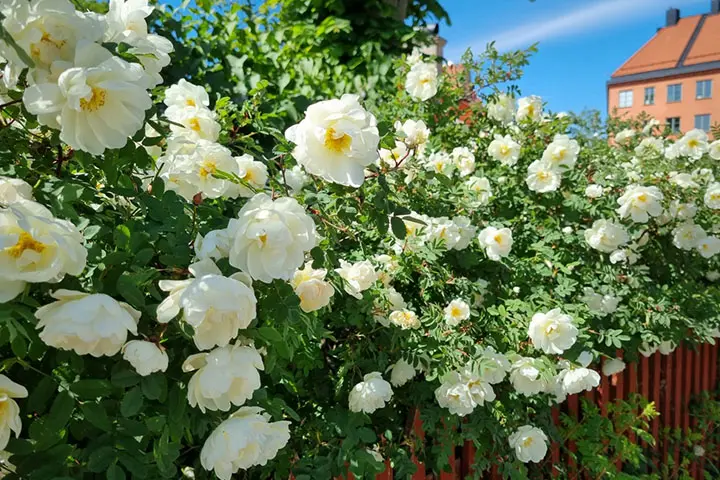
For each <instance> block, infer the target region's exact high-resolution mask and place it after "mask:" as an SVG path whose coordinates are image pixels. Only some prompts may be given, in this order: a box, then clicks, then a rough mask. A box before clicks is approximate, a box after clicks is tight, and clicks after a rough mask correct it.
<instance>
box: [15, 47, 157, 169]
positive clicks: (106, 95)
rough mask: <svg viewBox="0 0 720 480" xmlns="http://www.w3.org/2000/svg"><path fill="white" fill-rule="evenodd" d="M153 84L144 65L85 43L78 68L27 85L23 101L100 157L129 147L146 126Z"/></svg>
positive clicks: (73, 142) (74, 144) (41, 118)
mask: <svg viewBox="0 0 720 480" xmlns="http://www.w3.org/2000/svg"><path fill="white" fill-rule="evenodd" d="M48 82H49V80H48ZM148 83H149V78H148V77H147V76H146V74H145V72H144V70H143V68H142V67H141V66H140V65H138V64H136V63H128V62H126V61H124V60H122V59H121V58H119V57H116V56H114V55H113V54H112V53H110V51H108V50H106V49H105V48H103V47H102V46H100V45H98V44H96V43H91V42H83V43H82V44H79V45H78V47H77V51H76V52H75V61H74V65H73V67H72V68H68V69H67V70H65V71H64V72H63V73H62V74H60V76H59V78H58V79H57V82H52V83H37V84H35V85H32V86H30V87H28V88H27V89H26V90H25V93H24V94H23V104H24V105H25V107H26V108H27V110H28V111H29V112H30V113H32V114H34V115H37V116H38V121H39V122H40V123H42V124H44V125H47V126H49V127H51V128H58V129H59V130H60V139H61V140H62V141H63V142H65V143H67V144H68V145H70V146H71V147H72V148H74V149H75V150H83V151H86V152H89V153H92V154H93V155H101V154H102V153H103V152H104V151H105V150H106V149H108V148H122V147H124V146H125V144H126V143H127V141H128V139H129V138H130V137H132V136H133V135H134V134H135V133H136V132H137V131H138V130H140V129H141V128H142V127H143V126H144V124H145V111H146V110H148V109H149V108H150V107H151V106H152V100H151V99H150V94H149V93H148V92H147V90H146V89H145V88H146V86H147V85H148Z"/></svg>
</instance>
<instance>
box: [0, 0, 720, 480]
mask: <svg viewBox="0 0 720 480" xmlns="http://www.w3.org/2000/svg"><path fill="white" fill-rule="evenodd" d="M109 7H110V8H109V11H108V13H107V14H106V15H100V14H95V13H91V12H85V11H78V10H77V9H76V8H75V7H74V6H73V4H71V3H70V2H66V1H64V0H57V1H55V0H54V1H53V2H46V1H43V0H31V1H29V2H28V1H27V0H0V13H1V14H2V27H3V28H2V30H0V32H1V33H2V35H1V36H0V55H1V56H2V59H0V63H2V64H3V68H4V69H3V76H2V85H3V87H2V88H3V90H1V91H0V109H1V117H0V139H1V140H2V142H1V143H0V174H1V175H3V176H2V178H0V203H2V209H1V210H0V272H2V274H3V276H2V278H1V279H0V301H2V302H3V303H2V304H0V312H2V313H1V316H0V321H1V322H2V325H1V327H2V328H1V329H0V347H1V348H2V352H3V361H2V363H0V371H2V384H1V385H0V413H2V415H0V447H2V448H3V449H5V450H7V452H9V454H10V455H11V456H10V457H9V463H3V464H1V465H0V468H2V469H4V473H6V474H7V478H29V479H33V480H35V479H37V480H41V479H58V478H83V477H89V476H92V474H93V473H97V474H101V473H104V474H105V475H106V476H107V478H109V479H120V478H178V477H179V476H180V475H184V476H186V477H189V478H212V477H213V476H217V477H218V478H222V479H228V478H230V477H231V476H232V475H233V474H234V473H235V472H238V471H241V470H242V471H245V472H246V475H247V477H248V478H271V477H272V478H288V476H289V475H290V474H292V475H294V477H295V478H297V479H308V478H331V477H334V476H338V475H341V474H346V472H347V470H348V469H350V470H351V471H352V472H353V473H355V474H356V475H358V476H367V477H369V476H372V475H373V474H374V473H377V472H380V471H382V470H384V468H385V465H384V460H385V459H388V460H390V461H391V463H392V464H393V467H394V468H395V470H396V472H397V473H398V475H400V476H402V475H403V474H408V473H410V472H412V471H413V469H414V465H413V462H412V461H411V456H412V454H413V453H415V454H417V455H418V456H419V457H420V458H422V459H425V460H427V461H430V462H431V463H435V464H438V465H443V464H444V463H446V462H447V458H448V453H449V452H450V450H451V448H453V447H452V445H453V443H457V444H459V443H460V442H461V440H462V439H470V440H473V441H475V443H476V444H477V445H478V448H479V452H480V454H481V455H480V456H482V457H484V458H502V459H505V462H504V463H503V467H502V472H503V474H505V475H506V476H509V477H512V478H528V477H529V476H530V475H535V476H538V475H543V472H547V471H548V469H549V466H548V465H547V464H546V463H543V460H544V459H545V458H546V453H547V449H548V444H549V442H550V441H551V440H552V439H553V438H555V437H557V436H558V435H560V433H559V432H558V430H557V427H555V426H553V423H552V420H551V417H550V407H551V405H553V404H555V403H558V402H562V401H564V399H565V398H566V396H567V395H571V394H575V393H578V392H581V391H585V390H589V389H592V388H595V387H597V385H598V384H599V379H600V376H599V375H600V373H599V372H600V371H602V372H603V373H604V374H606V375H610V374H614V373H616V372H618V371H620V370H622V368H624V363H623V361H622V360H619V359H616V355H617V350H618V349H622V350H623V351H624V358H625V359H626V360H628V359H629V360H632V359H633V358H635V357H637V355H638V354H643V355H648V354H651V353H652V352H654V351H656V350H660V351H661V352H662V353H668V352H670V351H672V349H673V348H674V346H675V345H677V344H678V343H679V342H680V341H684V342H686V343H699V342H712V341H714V340H713V338H714V337H716V336H718V334H719V332H718V327H719V326H720V317H719V315H718V301H719V300H720V291H719V290H718V287H717V284H716V282H717V280H718V279H719V278H720V273H718V269H720V267H719V266H718V256H717V253H718V252H719V251H720V240H718V238H717V237H716V236H715V235H716V233H717V231H718V230H719V229H720V227H718V224H719V218H718V210H719V209H720V184H719V183H717V182H716V181H715V176H714V174H715V168H716V167H715V165H716V162H717V161H718V160H719V159H720V158H718V157H720V154H718V152H719V151H720V147H719V145H720V143H719V142H718V141H714V142H713V141H711V140H710V139H709V138H708V136H707V135H706V134H705V133H704V132H700V131H692V132H688V133H687V134H685V135H684V136H682V137H679V138H675V137H669V136H668V135H667V133H668V132H663V131H662V129H661V128H660V127H659V126H658V125H655V124H652V123H648V124H645V123H638V122H624V123H620V122H618V121H612V122H611V127H610V130H609V133H610V135H611V136H613V135H614V140H612V141H610V142H608V140H607V137H606V136H605V135H599V136H597V137H594V136H588V135H583V134H582V133H581V130H580V129H579V128H578V126H577V125H575V124H574V121H575V119H574V118H573V117H572V116H568V115H553V114H552V113H550V112H547V111H546V110H545V108H546V107H545V106H544V105H543V102H542V99H540V98H539V97H535V96H531V97H522V98H520V97H519V95H518V92H517V90H516V89H515V88H513V87H508V88H507V89H502V91H501V87H503V85H502V84H500V83H499V82H500V81H505V80H508V79H509V80H513V79H515V78H517V75H518V73H519V70H520V67H522V66H523V65H524V64H525V62H526V53H522V52H519V53H510V54H505V55H499V54H498V53H497V52H495V51H494V50H492V48H490V49H489V50H488V52H486V53H485V54H483V55H481V56H478V57H473V56H472V55H471V54H467V55H466V56H465V57H464V61H463V65H462V67H461V68H455V69H454V70H453V73H452V74H447V73H446V74H438V72H437V66H436V63H435V61H436V60H435V59H433V58H428V57H424V56H423V55H420V54H417V53H414V54H413V55H410V56H406V57H403V58H398V59H396V61H395V64H394V69H393V70H392V71H387V72H386V74H387V75H389V76H391V78H392V79H393V82H392V83H393V84H394V86H393V88H385V89H376V90H375V91H373V92H369V91H365V92H363V87H366V86H367V85H368V84H363V83H362V79H360V80H359V83H358V84H357V85H355V84H349V83H347V84H344V87H342V88H343V90H344V91H343V92H342V93H344V94H345V95H342V96H340V95H339V96H338V98H326V99H323V100H321V101H319V102H317V103H313V104H312V105H309V106H307V108H306V109H304V113H300V115H298V118H297V119H295V120H296V121H293V119H292V118H291V119H290V120H291V121H288V118H287V117H285V116H282V115H279V114H278V112H276V111H274V106H273V103H272V101H271V100H268V99H267V98H265V95H266V93H267V91H269V90H272V88H274V86H277V85H276V84H275V85H274V86H273V83H272V82H282V81H283V80H282V78H272V77H271V78H267V79H264V80H258V81H257V82H255V85H254V86H253V87H252V88H251V89H249V90H248V91H247V97H246V98H244V101H243V102H242V103H241V104H235V103H233V102H232V101H231V100H230V99H229V98H227V97H219V96H218V95H215V94H214V93H213V91H212V90H210V88H209V86H208V88H207V89H206V88H205V87H204V86H203V85H200V84H193V83H192V82H191V81H188V80H181V81H179V82H177V83H175V84H173V85H165V84H163V82H162V78H161V77H162V75H163V70H162V69H163V68H164V67H166V66H168V64H169V63H170V61H171V60H172V55H173V54H172V52H171V45H172V43H171V42H170V41H169V40H166V39H165V38H163V37H162V36H159V35H157V34H154V33H148V32H149V31H150V30H149V29H148V24H147V23H146V18H148V16H149V15H150V14H151V12H152V8H151V7H149V6H148V5H147V3H146V2H143V1H132V2H125V1H122V0H117V1H116V0H112V1H111V2H110V5H109ZM164 18H167V17H164ZM170 18H172V17H170ZM157 28H158V29H161V28H162V25H159V26H157ZM239 68H241V69H242V67H239ZM204 73H207V72H204ZM247 73H251V70H249V69H248V72H247ZM277 73H278V75H280V73H281V72H279V71H278V72H277ZM184 74H185V75H187V76H188V78H189V79H190V80H193V76H194V72H192V71H187V72H184ZM198 77H199V78H202V76H200V75H198ZM335 87H337V88H341V87H340V86H335ZM335 87H333V88H335ZM358 93H367V95H366V96H365V99H363V97H362V96H361V95H358ZM151 99H153V100H154V101H152V100H151ZM468 100H471V101H468ZM302 103H303V102H302V101H300V100H298V103H297V105H298V106H299V105H301V104H302ZM302 110H303V109H301V111H302ZM622 131H630V132H632V134H630V133H624V134H622V135H620V133H619V132H622ZM615 132H618V133H615ZM601 358H605V359H608V360H610V362H608V363H606V364H605V368H604V369H601V368H600V367H599V363H598V360H599V359H601ZM417 408H419V409H420V411H421V412H422V419H423V422H424V425H425V429H426V430H427V432H429V433H428V434H429V436H430V437H435V438H442V439H445V440H444V441H441V442H437V443H434V442H431V443H429V444H428V446H427V447H425V446H423V445H422V444H421V443H420V442H419V441H418V440H417V438H416V437H415V436H414V434H413V432H412V431H410V430H409V429H406V428H405V425H406V420H407V419H408V418H410V417H412V415H413V414H414V412H415V411H416V409H417ZM460 419H462V422H463V423H462V429H457V427H458V426H459V425H460ZM11 432H12V433H14V434H15V435H16V438H15V436H13V438H10V437H11V435H10V434H11ZM11 472H15V473H11Z"/></svg>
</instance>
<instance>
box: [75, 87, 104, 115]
mask: <svg viewBox="0 0 720 480" xmlns="http://www.w3.org/2000/svg"><path fill="white" fill-rule="evenodd" d="M106 95H107V92H106V91H105V90H103V89H102V88H97V87H92V96H91V97H90V100H85V99H84V98H81V99H80V108H81V109H82V110H83V111H84V112H96V111H98V110H99V109H100V107H102V106H103V105H105V97H106Z"/></svg>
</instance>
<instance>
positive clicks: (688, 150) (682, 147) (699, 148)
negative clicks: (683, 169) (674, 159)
mask: <svg viewBox="0 0 720 480" xmlns="http://www.w3.org/2000/svg"><path fill="white" fill-rule="evenodd" d="M677 144H678V147H679V151H680V155H685V156H687V157H690V158H691V159H692V160H699V159H701V158H702V156H703V155H704V154H705V153H706V152H707V151H708V150H709V148H710V146H709V145H708V136H707V133H705V132H703V131H702V130H700V129H698V128H695V129H693V130H690V131H689V132H687V133H686V134H685V136H683V137H682V138H681V139H680V140H679V141H678V143H677Z"/></svg>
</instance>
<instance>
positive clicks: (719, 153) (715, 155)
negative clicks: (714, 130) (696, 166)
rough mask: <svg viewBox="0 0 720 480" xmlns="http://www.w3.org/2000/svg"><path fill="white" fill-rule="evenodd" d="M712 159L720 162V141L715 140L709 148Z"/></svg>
mask: <svg viewBox="0 0 720 480" xmlns="http://www.w3.org/2000/svg"><path fill="white" fill-rule="evenodd" d="M709 154H710V158H712V159H713V160H720V140H715V141H714V142H712V143H711V144H710V147H709Z"/></svg>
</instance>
